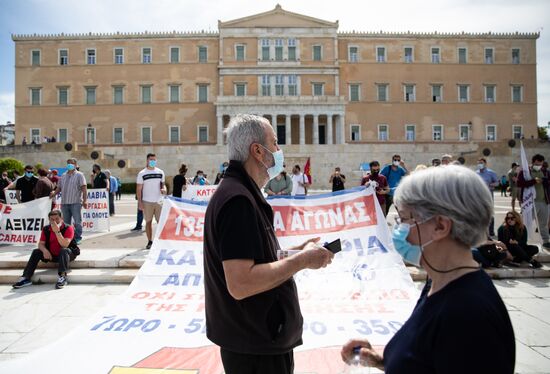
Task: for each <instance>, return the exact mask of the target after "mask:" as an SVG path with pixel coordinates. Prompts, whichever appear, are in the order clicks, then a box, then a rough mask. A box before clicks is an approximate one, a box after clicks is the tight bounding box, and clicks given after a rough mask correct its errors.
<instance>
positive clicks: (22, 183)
mask: <svg viewBox="0 0 550 374" xmlns="http://www.w3.org/2000/svg"><path fill="white" fill-rule="evenodd" d="M33 170H34V167H33V166H32V165H27V166H25V173H24V174H23V177H21V178H19V179H18V180H17V181H16V182H15V184H14V187H15V190H16V191H17V192H16V195H15V196H16V198H17V201H19V202H20V203H26V202H27V201H32V200H34V199H35V198H36V197H35V196H34V193H33V190H34V187H35V186H36V183H38V178H37V177H36V176H35V175H34V173H33Z"/></svg>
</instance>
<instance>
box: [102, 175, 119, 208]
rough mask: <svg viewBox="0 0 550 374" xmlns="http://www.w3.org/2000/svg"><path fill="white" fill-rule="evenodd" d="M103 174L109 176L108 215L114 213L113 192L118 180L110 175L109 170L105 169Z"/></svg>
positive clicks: (114, 192)
mask: <svg viewBox="0 0 550 374" xmlns="http://www.w3.org/2000/svg"><path fill="white" fill-rule="evenodd" d="M105 175H106V176H107V178H109V215H110V216H114V215H115V194H116V191H117V190H118V181H117V179H116V178H115V177H113V176H112V175H111V171H110V170H105Z"/></svg>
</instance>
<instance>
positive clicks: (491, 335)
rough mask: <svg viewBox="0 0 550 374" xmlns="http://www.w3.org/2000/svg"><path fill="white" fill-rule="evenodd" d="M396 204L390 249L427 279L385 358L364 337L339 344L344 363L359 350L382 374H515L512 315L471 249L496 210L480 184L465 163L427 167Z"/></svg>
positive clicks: (406, 183) (403, 187) (404, 186)
mask: <svg viewBox="0 0 550 374" xmlns="http://www.w3.org/2000/svg"><path fill="white" fill-rule="evenodd" d="M464 196H476V197H477V198H476V199H475V200H474V199H464ZM394 204H395V206H396V209H397V212H398V215H399V216H398V218H397V219H396V225H395V226H394V228H393V232H392V239H393V244H394V247H395V250H396V252H397V253H399V254H400V255H401V256H402V257H403V259H404V260H405V261H406V262H408V263H411V264H414V265H416V266H422V267H423V268H424V269H425V270H426V273H427V275H428V281H427V282H426V284H425V286H424V289H423V290H422V292H421V295H420V298H419V300H418V302H417V304H416V306H415V308H414V310H413V312H412V314H411V316H410V317H409V319H408V320H407V321H406V322H405V324H404V325H403V326H402V327H401V329H400V330H399V331H397V333H396V334H395V335H394V336H393V338H392V339H391V340H390V341H389V342H388V344H387V345H386V347H385V348H384V351H383V353H382V354H380V353H379V352H377V351H375V350H374V349H373V348H372V346H371V344H370V342H369V341H368V340H366V339H352V340H350V341H349V342H348V343H346V344H345V345H344V346H343V348H342V351H341V356H342V359H343V360H344V361H348V360H349V359H350V358H351V357H352V356H353V354H354V350H355V351H358V352H359V354H360V358H361V361H362V362H364V363H366V364H368V365H370V366H375V367H377V368H379V369H381V370H383V371H384V372H385V373H386V374H396V373H397V374H401V373H407V374H416V373H422V374H426V373H435V374H448V373H470V374H472V373H473V374H485V373H499V374H512V373H514V366H515V355H516V349H515V338H514V330H513V327H512V324H511V322H510V316H509V315H508V311H507V309H506V306H505V305H504V302H503V301H502V299H501V297H500V296H499V294H498V292H497V290H496V288H495V286H494V285H493V282H492V280H491V278H490V277H489V276H488V275H487V274H486V273H485V271H483V270H481V269H480V268H479V265H478V264H477V263H476V262H475V261H474V259H473V258H472V254H471V251H470V249H471V248H472V247H476V246H477V245H479V244H481V243H482V242H484V241H485V240H486V235H487V234H486V227H487V225H488V224H489V221H490V219H491V216H492V213H493V199H492V198H491V194H490V192H489V190H488V189H487V188H485V187H484V184H483V181H482V180H481V179H480V178H479V177H478V176H477V175H476V174H475V173H474V172H473V171H472V170H470V169H468V168H465V167H463V166H457V165H447V166H445V167H437V168H428V169H426V170H421V171H419V172H415V173H413V174H411V175H410V176H409V177H407V178H405V179H404V180H403V181H402V182H401V184H400V185H399V186H398V187H397V190H396V191H395V195H394ZM491 357H492V358H495V357H498V359H489V358H491Z"/></svg>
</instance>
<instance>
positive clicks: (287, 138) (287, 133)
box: [285, 113, 292, 145]
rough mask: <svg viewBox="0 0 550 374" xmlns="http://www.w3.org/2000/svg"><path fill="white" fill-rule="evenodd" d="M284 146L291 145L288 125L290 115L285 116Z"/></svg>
mask: <svg viewBox="0 0 550 374" xmlns="http://www.w3.org/2000/svg"><path fill="white" fill-rule="evenodd" d="M285 120H286V122H285V135H286V136H285V144H286V145H290V144H292V129H291V125H290V120H291V117H290V114H288V113H287V114H286V117H285Z"/></svg>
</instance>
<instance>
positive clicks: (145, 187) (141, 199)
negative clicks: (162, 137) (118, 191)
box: [136, 153, 166, 249]
mask: <svg viewBox="0 0 550 374" xmlns="http://www.w3.org/2000/svg"><path fill="white" fill-rule="evenodd" d="M156 166H157V156H156V155H155V154H154V153H149V154H147V166H146V167H145V169H143V170H141V171H140V172H139V173H138V175H137V182H136V183H137V186H136V195H137V199H138V211H139V210H143V217H144V218H145V232H146V234H147V245H146V246H145V249H151V246H152V245H153V216H154V217H155V219H156V220H157V223H158V221H159V219H160V210H161V208H162V205H161V200H162V195H163V194H166V186H165V185H164V171H162V170H161V169H159V168H157V167H156Z"/></svg>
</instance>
